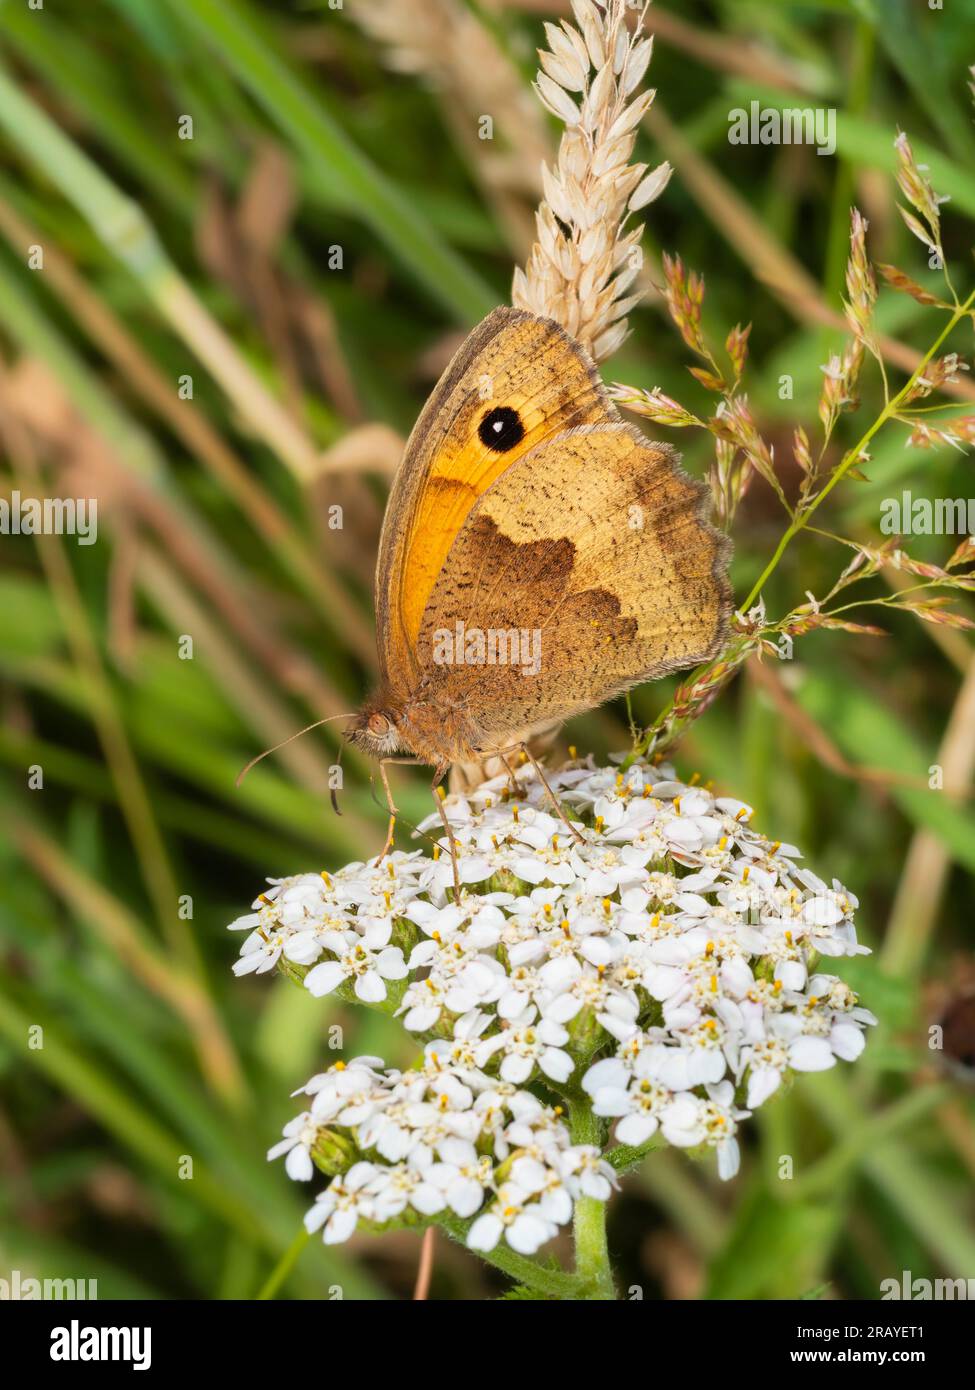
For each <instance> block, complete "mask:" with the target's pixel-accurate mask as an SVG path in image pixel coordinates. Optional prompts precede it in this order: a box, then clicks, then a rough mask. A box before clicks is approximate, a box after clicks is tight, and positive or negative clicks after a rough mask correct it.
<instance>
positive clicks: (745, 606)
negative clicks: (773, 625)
mask: <svg viewBox="0 0 975 1390" xmlns="http://www.w3.org/2000/svg"><path fill="white" fill-rule="evenodd" d="M973 304H975V290H973V291H972V293H971V294H970V295H969V296H968V298H967V299H966V300H965V302H964V304H959V305H958V307H957V308H956V309H955V310H954V312H953V313H952V315H951V317H950V318H949V320H948V322H947V324H946V325H945V327H944V329H943V330H942V332H941V333H939V334H938V337H937V338H936V339H935V341H934V342H933V343H932V344H931V346H930V347H929V348H928V350H927V352H926V353H925V354H924V356H923V357H922V358H921V361H920V362H919V363H918V364H917V366H916V367H915V368H914V371H913V372H912V373H911V375H910V376H909V377H908V379H907V381H905V383H904V385H903V386H902V387H901V389H900V390H899V391H898V392H897V394H896V396H891V398H890V400H889V401H888V402H887V404H886V405H885V406H884V408H883V410H882V411H881V412H880V414H879V415H878V416H877V418H876V420H874V422H873V424H872V425H871V426H870V428H869V429H868V430H866V431H865V432H864V433H863V434H862V435H861V436H860V438H859V439H858V440H857V442H856V444H854V446H853V448H852V449H849V450H848V451H847V453H846V454H845V455H844V457H843V461H842V463H841V464H840V465H839V467H838V468H837V469H836V471H835V472H834V473H833V476H832V477H831V478H830V479H829V481H828V482H827V483H826V485H825V486H824V487H823V488H821V489H820V491H819V492H818V493H817V494H816V496H815V497H814V498H812V500H811V501H810V502H809V504H808V505H807V506H806V507H805V508H804V509H803V510H802V511H801V512H799V513H798V514H797V516H796V517H795V519H794V521H793V522H792V524H791V525H790V526H789V527H788V528H787V529H786V531H785V532H784V533H783V535H782V539H781V540H780V541H779V544H778V546H777V547H776V549H775V553H774V554H773V556H772V558H771V560H769V562H768V564H767V565H766V566H765V568H764V570H763V571H762V573H761V574H760V575H759V577H758V579H757V580H756V581H755V583H754V585H753V586H752V591H751V593H750V594H749V595H748V597H747V598H746V599H745V601H744V603H742V604H740V605H739V608H740V611H741V612H742V613H747V612H748V610H749V608H751V606H752V604H753V603H754V602H755V600H756V599H757V598H758V596H759V594H760V593H761V592H762V589H763V588H764V587H765V584H766V582H767V580H768V579H769V577H770V575H771V574H772V571H773V570H774V569H775V568H776V566H777V565H778V563H779V561H780V560H781V559H782V556H783V555H784V553H785V551H786V549H787V548H788V545H789V542H790V541H791V540H792V539H793V537H794V536H796V535H798V533H799V532H800V531H801V530H803V528H804V527H805V526H806V523H807V522H808V520H809V518H810V517H811V516H812V514H813V512H814V511H815V510H816V508H817V507H818V506H819V505H820V503H821V502H823V501H824V500H825V499H826V497H827V496H828V495H829V494H830V493H831V492H832V490H833V488H834V487H835V486H836V484H837V483H838V482H839V481H840V479H841V478H842V477H843V476H844V475H845V474H846V473H847V472H849V470H850V469H851V468H852V467H853V465H854V464H855V463H856V461H857V459H858V458H859V457H860V454H861V452H862V451H863V450H864V449H865V448H866V447H867V445H868V444H869V443H870V440H871V439H872V438H873V437H874V435H875V434H876V433H877V431H878V430H879V429H880V428H881V426H882V425H885V424H886V423H887V421H888V420H889V419H891V418H892V417H893V416H894V415H896V414H897V412H898V410H899V409H900V407H901V405H902V403H903V402H904V400H905V398H906V396H907V394H908V392H909V391H910V390H911V388H912V387H913V385H914V383H915V382H916V381H917V379H918V377H919V376H923V374H924V369H925V367H926V366H927V365H928V363H929V362H930V361H931V359H932V357H934V355H935V353H936V352H937V351H938V349H939V348H940V347H941V344H942V343H943V342H944V341H945V339H946V338H947V337H948V335H949V333H951V331H952V330H953V329H954V328H955V327H956V326H957V325H958V324H959V323H960V322H961V320H962V319H963V318H965V317H966V315H967V314H968V313H969V312H970V310H971V308H972V305H973Z"/></svg>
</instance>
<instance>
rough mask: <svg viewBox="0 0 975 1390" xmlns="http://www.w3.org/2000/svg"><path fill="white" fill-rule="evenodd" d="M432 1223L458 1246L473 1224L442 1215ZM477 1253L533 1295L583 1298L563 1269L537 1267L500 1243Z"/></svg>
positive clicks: (572, 1275)
mask: <svg viewBox="0 0 975 1390" xmlns="http://www.w3.org/2000/svg"><path fill="white" fill-rule="evenodd" d="M600 1205H601V1204H600ZM435 1224H436V1225H437V1226H440V1227H441V1228H442V1229H443V1230H445V1231H446V1232H447V1234H448V1235H449V1236H451V1237H452V1238H453V1239H454V1240H456V1241H458V1242H459V1243H460V1244H461V1245H465V1244H466V1241H467V1232H468V1231H469V1230H470V1228H471V1225H472V1224H473V1223H472V1222H471V1221H462V1220H461V1219H460V1218H459V1217H457V1216H451V1215H449V1214H445V1215H442V1216H438V1217H437V1218H436V1221H435ZM477 1254H479V1255H480V1257H481V1259H482V1260H486V1261H487V1263H488V1264H491V1265H494V1267H495V1268H496V1269H500V1270H501V1271H502V1273H504V1274H508V1275H510V1277H511V1278H512V1279H514V1280H516V1282H517V1283H519V1284H521V1285H522V1286H523V1287H524V1288H526V1289H531V1290H532V1291H533V1292H534V1293H540V1294H544V1295H545V1296H546V1297H548V1298H552V1299H560V1300H562V1299H578V1298H584V1297H585V1294H584V1293H583V1292H582V1291H581V1289H580V1282H579V1280H578V1279H577V1278H576V1276H575V1275H574V1274H567V1273H566V1271H565V1270H564V1269H556V1268H553V1267H552V1266H550V1265H541V1264H538V1263H537V1261H535V1260H531V1259H529V1258H528V1256H527V1255H519V1254H517V1253H516V1252H515V1251H514V1250H511V1249H510V1248H509V1247H508V1246H507V1245H505V1244H504V1242H503V1241H502V1242H501V1243H500V1244H498V1245H496V1246H495V1247H494V1249H493V1250H478V1251H477Z"/></svg>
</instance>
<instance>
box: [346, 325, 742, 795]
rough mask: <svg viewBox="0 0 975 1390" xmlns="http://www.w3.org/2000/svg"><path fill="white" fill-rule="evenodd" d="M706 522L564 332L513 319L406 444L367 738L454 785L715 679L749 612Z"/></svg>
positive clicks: (465, 349) (683, 484)
mask: <svg viewBox="0 0 975 1390" xmlns="http://www.w3.org/2000/svg"><path fill="white" fill-rule="evenodd" d="M704 506H705V502H704V489H703V487H702V486H701V485H700V484H698V483H694V482H692V481H691V480H690V479H688V478H687V477H686V476H685V475H684V474H683V472H682V471H681V470H680V468H679V466H678V460H677V456H676V454H675V453H674V452H673V450H671V449H670V447H669V446H667V445H664V444H657V443H651V442H650V441H648V440H647V439H645V438H644V437H643V436H642V435H641V434H640V433H639V431H637V430H636V429H634V428H632V427H631V426H629V425H627V424H625V423H624V422H623V420H622V419H621V417H620V416H619V414H618V413H617V411H616V409H615V407H614V405H613V404H612V402H611V401H610V400H609V398H608V397H607V395H606V392H605V389H604V387H603V385H602V382H601V381H600V379H599V376H598V373H597V371H596V368H595V366H594V364H593V362H592V361H591V359H590V358H589V357H588V355H587V354H586V353H585V352H584V351H583V349H582V348H581V347H580V346H579V345H578V344H577V343H575V342H574V341H573V339H571V338H570V337H569V336H568V335H567V334H566V333H565V332H564V330H562V329H561V328H560V327H559V326H558V325H557V324H555V323H554V322H552V321H551V320H548V319H544V318H539V317H536V316H535V315H532V314H528V313H526V312H524V311H521V310H515V309H497V310H495V311H494V313H493V314H490V315H489V316H488V318H487V319H485V320H484V322H483V323H481V324H480V325H479V326H478V327H477V328H475V329H474V331H473V332H472V333H471V334H470V336H469V337H468V339H467V340H466V342H465V343H464V344H463V345H462V347H461V348H460V349H459V351H458V352H457V354H456V355H455V357H454V359H453V360H452V362H451V363H450V365H449V366H448V367H447V370H446V371H445V373H444V375H443V377H442V378H441V380H440V382H439V383H438V385H437V386H436V388H435V389H434V391H433V394H432V395H431V397H430V400H429V401H428V403H427V405H426V407H425V408H424V410H423V412H422V414H421V415H420V418H419V420H418V421H417V424H416V426H415V428H414V430H413V433H412V434H411V436H410V439H409V441H408V443H407V447H406V452H405V455H404V459H403V463H402V464H401V466H400V469H399V472H398V473H397V477H396V480H395V482H394V486H393V489H392V492H391V494H390V499H389V503H388V506H387V510H386V517H385V521H384V524H383V534H382V540H381V544H380V554H379V562H378V566H377V572H376V613H377V627H378V648H379V660H380V682H379V685H378V688H377V690H376V692H375V693H374V694H373V696H372V697H371V699H370V700H369V701H368V702H367V704H366V705H365V706H364V707H363V709H362V710H361V711H360V713H359V715H358V716H357V718H356V720H355V721H354V723H353V725H352V727H351V729H350V730H349V736H350V737H351V738H352V739H353V741H354V742H355V743H356V744H357V745H359V746H360V747H362V748H363V749H365V750H366V751H368V752H370V753H373V754H375V755H376V756H379V757H380V758H383V757H387V758H388V757H390V756H392V755H393V754H397V753H404V754H411V755H413V756H415V757H416V758H418V759H419V760H421V761H423V762H426V763H429V764H431V765H432V766H434V767H435V768H437V769H438V771H440V772H443V771H444V770H446V768H447V767H448V766H449V765H450V764H451V763H454V762H470V761H474V760H476V759H477V758H478V757H481V756H483V755H484V754H486V753H490V752H493V751H497V750H498V749H499V748H501V747H504V746H506V745H507V746H510V744H511V743H512V741H513V740H514V739H524V738H525V737H527V736H529V735H530V734H531V732H532V731H534V730H537V729H540V728H543V727H550V726H551V725H552V724H553V723H557V722H559V721H561V720H563V719H566V718H568V717H570V716H571V715H574V714H577V713H580V712H582V711H583V710H587V709H592V708H594V707H595V706H596V705H599V704H602V703H603V702H604V701H605V700H607V699H610V698H612V697H613V696H614V695H617V694H619V693H621V692H622V691H624V690H626V689H628V688H629V687H631V686H632V685H635V684H637V683H639V682H641V681H646V680H652V679H655V678H656V677H658V676H661V675H663V674H665V673H666V672H668V671H674V670H678V669H681V668H682V667H686V666H690V665H694V664H696V663H697V662H699V661H704V660H707V659H708V658H710V657H711V656H713V655H714V654H715V653H716V652H717V651H718V650H719V648H720V646H721V644H722V643H723V641H724V637H725V634H726V631H727V625H728V618H729V614H730V608H731V602H730V594H729V589H728V582H727V578H726V575H725V570H726V564H727V542H726V541H725V540H724V539H723V538H722V537H720V536H719V535H718V534H717V532H715V531H714V530H713V528H712V527H711V526H710V525H709V523H708V522H707V520H706V519H705V517H704V514H703V512H704Z"/></svg>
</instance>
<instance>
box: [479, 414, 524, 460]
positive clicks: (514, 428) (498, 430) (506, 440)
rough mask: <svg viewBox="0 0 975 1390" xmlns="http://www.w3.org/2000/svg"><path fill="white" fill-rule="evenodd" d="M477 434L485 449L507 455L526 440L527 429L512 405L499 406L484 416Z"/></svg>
mask: <svg viewBox="0 0 975 1390" xmlns="http://www.w3.org/2000/svg"><path fill="white" fill-rule="evenodd" d="M477 434H478V438H479V439H480V441H481V443H482V444H483V445H484V446H485V448H487V449H493V450H494V451H495V453H497V454H506V453H507V452H508V450H509V449H513V448H514V447H515V445H516V444H520V443H521V441H522V440H523V439H524V437H525V427H524V425H523V424H522V423H521V417H520V415H519V414H518V412H517V410H512V408H511V406H510V405H497V406H495V407H494V409H493V410H489V411H488V412H487V414H486V415H485V416H484V419H483V420H482V421H481V423H480V424H479V425H478V427H477Z"/></svg>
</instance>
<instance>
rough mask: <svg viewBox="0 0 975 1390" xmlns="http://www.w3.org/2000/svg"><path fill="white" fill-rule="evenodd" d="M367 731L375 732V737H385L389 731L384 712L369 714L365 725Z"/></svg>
mask: <svg viewBox="0 0 975 1390" xmlns="http://www.w3.org/2000/svg"><path fill="white" fill-rule="evenodd" d="M367 727H368V729H369V732H370V733H371V734H375V735H376V737H377V738H385V736H386V735H387V734H388V733H389V729H390V724H389V720H388V719H387V718H386V716H385V715H384V714H370V716H369V723H368V725H367Z"/></svg>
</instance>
